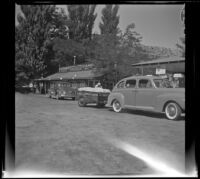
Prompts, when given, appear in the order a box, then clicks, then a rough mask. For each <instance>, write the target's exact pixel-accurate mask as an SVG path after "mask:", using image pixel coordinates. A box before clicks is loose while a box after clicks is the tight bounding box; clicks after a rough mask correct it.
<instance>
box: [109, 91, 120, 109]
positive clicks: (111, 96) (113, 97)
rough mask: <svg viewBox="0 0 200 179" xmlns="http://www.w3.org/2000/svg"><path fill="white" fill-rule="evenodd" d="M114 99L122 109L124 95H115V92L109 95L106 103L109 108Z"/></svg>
mask: <svg viewBox="0 0 200 179" xmlns="http://www.w3.org/2000/svg"><path fill="white" fill-rule="evenodd" d="M115 99H117V100H118V101H119V102H120V103H121V105H122V107H124V95H123V94H121V93H117V92H115V93H111V94H110V95H109V96H108V103H107V104H108V106H111V105H112V102H113V101H114V100H115Z"/></svg>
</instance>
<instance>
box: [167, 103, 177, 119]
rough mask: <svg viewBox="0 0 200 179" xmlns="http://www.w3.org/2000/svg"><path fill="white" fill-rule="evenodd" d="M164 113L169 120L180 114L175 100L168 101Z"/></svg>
mask: <svg viewBox="0 0 200 179" xmlns="http://www.w3.org/2000/svg"><path fill="white" fill-rule="evenodd" d="M165 115H166V117H167V118H168V119H170V120H178V119H179V118H180V115H181V109H180V107H179V106H178V104H176V103H175V102H169V103H167V105H166V106H165Z"/></svg>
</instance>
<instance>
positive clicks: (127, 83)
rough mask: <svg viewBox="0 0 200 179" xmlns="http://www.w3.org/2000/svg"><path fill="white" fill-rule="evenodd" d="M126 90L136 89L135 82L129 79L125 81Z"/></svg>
mask: <svg viewBox="0 0 200 179" xmlns="http://www.w3.org/2000/svg"><path fill="white" fill-rule="evenodd" d="M125 86H126V88H135V87H136V80H135V79H131V80H127V81H126V85H125Z"/></svg>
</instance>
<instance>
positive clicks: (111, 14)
mask: <svg viewBox="0 0 200 179" xmlns="http://www.w3.org/2000/svg"><path fill="white" fill-rule="evenodd" d="M118 10H119V5H115V6H114V7H113V5H106V6H105V7H104V8H103V10H102V17H101V20H102V22H100V24H99V28H100V32H101V34H114V35H117V34H118V33H119V28H118V25H119V16H117V13H118Z"/></svg>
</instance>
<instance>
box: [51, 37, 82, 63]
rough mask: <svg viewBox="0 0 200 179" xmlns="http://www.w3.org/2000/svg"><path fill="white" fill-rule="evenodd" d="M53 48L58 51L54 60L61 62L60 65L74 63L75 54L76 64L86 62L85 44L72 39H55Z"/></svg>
mask: <svg viewBox="0 0 200 179" xmlns="http://www.w3.org/2000/svg"><path fill="white" fill-rule="evenodd" d="M53 50H54V51H55V52H56V55H55V59H54V61H55V62H56V63H57V64H59V66H60V67H61V66H68V65H73V63H74V62H73V59H74V56H76V64H79V63H83V62H84V59H85V48H84V46H83V45H82V44H81V43H79V42H76V41H74V40H72V39H66V40H65V39H64V40H63V39H60V38H57V39H55V40H54V46H53Z"/></svg>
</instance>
